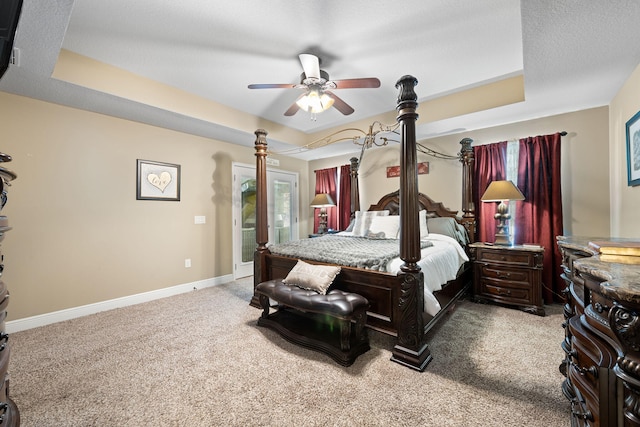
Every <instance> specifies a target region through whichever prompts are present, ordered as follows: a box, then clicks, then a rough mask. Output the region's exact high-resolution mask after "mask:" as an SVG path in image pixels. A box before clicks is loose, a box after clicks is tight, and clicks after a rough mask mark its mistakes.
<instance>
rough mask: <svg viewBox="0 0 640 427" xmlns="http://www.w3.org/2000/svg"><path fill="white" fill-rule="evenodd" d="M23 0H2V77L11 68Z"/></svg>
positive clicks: (0, 9) (0, 12)
mask: <svg viewBox="0 0 640 427" xmlns="http://www.w3.org/2000/svg"><path fill="white" fill-rule="evenodd" d="M21 10H22V0H0V78H2V76H3V75H4V73H5V71H7V68H9V61H10V60H11V50H12V49H13V38H14V37H15V35H16V28H17V27H18V19H19V18H20V11H21Z"/></svg>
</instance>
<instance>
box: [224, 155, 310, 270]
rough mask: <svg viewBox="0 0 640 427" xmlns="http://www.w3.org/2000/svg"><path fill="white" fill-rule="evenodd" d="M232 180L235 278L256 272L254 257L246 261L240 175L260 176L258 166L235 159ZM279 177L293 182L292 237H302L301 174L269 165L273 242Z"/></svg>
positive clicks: (270, 228)
mask: <svg viewBox="0 0 640 427" xmlns="http://www.w3.org/2000/svg"><path fill="white" fill-rule="evenodd" d="M231 175H232V176H231V178H232V180H231V182H232V191H231V194H232V203H231V206H232V208H231V210H232V212H231V226H232V239H231V241H232V254H233V256H232V258H233V278H234V280H235V279H238V278H241V277H247V276H250V275H252V274H253V260H251V261H250V262H243V261H242V232H243V231H242V197H241V191H238V190H240V185H241V183H240V181H239V179H238V178H239V176H240V175H243V176H248V175H252V176H253V177H255V175H256V166H255V165H251V164H247V163H239V162H232V164H231ZM276 179H281V180H288V181H291V182H292V184H293V185H292V190H291V221H290V227H291V236H290V240H297V239H298V238H299V237H298V236H299V223H300V221H299V216H300V205H299V202H298V201H299V197H300V195H299V192H300V190H299V186H298V181H299V174H298V172H291V171H285V170H281V169H273V168H269V167H267V188H268V190H267V206H268V212H267V229H268V239H269V242H273V238H274V237H273V233H274V229H273V227H272V226H271V224H273V223H275V221H274V218H273V216H274V195H273V191H272V188H273V184H274V182H275V180H276Z"/></svg>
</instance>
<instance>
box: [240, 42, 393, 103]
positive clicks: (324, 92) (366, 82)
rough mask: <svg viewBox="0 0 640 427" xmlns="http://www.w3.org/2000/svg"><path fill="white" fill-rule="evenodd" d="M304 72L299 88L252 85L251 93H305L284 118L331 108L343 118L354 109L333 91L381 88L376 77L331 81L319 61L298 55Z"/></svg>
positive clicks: (293, 86)
mask: <svg viewBox="0 0 640 427" xmlns="http://www.w3.org/2000/svg"><path fill="white" fill-rule="evenodd" d="M299 58H300V63H301V64H302V69H303V70H304V72H303V73H302V74H301V75H300V83H299V84H287V83H284V84H277V83H274V84H269V83H265V84H251V85H249V86H248V87H249V89H277V88H282V89H305V93H303V94H302V95H300V96H299V97H298V99H297V100H296V102H294V103H293V104H292V105H291V107H289V109H288V110H287V111H285V113H284V115H285V116H293V115H294V114H295V113H297V112H298V110H300V109H302V110H305V111H308V112H310V113H311V114H312V115H315V114H317V113H321V112H322V111H325V110H328V109H329V108H331V107H332V106H333V107H335V108H336V110H338V111H340V112H341V113H342V114H344V115H345V116H346V115H349V114H351V113H353V111H354V109H353V108H352V107H351V106H350V105H349V104H347V103H346V102H344V101H343V100H342V99H341V98H339V97H338V96H336V94H334V93H333V92H331V90H333V89H353V88H376V87H380V80H378V79H377V78H375V77H366V78H360V79H345V80H330V79H329V74H328V73H327V72H326V71H324V70H321V69H320V59H319V58H318V57H317V56H315V55H312V54H308V53H303V54H300V55H299Z"/></svg>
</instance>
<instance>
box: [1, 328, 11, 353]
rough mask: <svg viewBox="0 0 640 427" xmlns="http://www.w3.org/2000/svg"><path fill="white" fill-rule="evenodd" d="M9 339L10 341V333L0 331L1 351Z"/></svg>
mask: <svg viewBox="0 0 640 427" xmlns="http://www.w3.org/2000/svg"><path fill="white" fill-rule="evenodd" d="M7 341H9V334H7V333H6V332H1V333H0V351H2V350H4V349H5V348H6V347H7Z"/></svg>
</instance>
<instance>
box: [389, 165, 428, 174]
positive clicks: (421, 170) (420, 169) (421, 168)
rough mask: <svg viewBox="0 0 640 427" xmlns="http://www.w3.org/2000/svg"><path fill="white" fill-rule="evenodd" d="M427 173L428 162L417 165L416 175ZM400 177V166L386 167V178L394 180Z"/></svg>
mask: <svg viewBox="0 0 640 427" xmlns="http://www.w3.org/2000/svg"><path fill="white" fill-rule="evenodd" d="M428 173H429V162H421V163H418V175H425V174H428ZM398 176H400V166H388V167H387V178H395V177H398Z"/></svg>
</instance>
